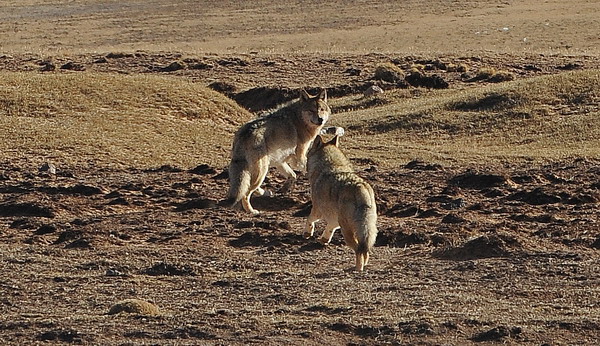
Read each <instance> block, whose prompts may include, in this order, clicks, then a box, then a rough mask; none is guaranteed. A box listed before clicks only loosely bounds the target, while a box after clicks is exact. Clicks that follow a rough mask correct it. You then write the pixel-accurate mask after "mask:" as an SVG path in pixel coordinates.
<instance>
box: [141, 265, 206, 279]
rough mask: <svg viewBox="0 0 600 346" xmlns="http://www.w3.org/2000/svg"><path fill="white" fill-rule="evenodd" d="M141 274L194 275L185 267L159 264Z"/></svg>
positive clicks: (190, 269) (192, 271)
mask: <svg viewBox="0 0 600 346" xmlns="http://www.w3.org/2000/svg"><path fill="white" fill-rule="evenodd" d="M141 273H142V274H145V275H150V276H194V275H196V273H195V272H194V270H192V268H190V267H189V266H187V265H173V264H169V263H165V262H159V263H156V264H155V265H153V266H152V267H150V268H146V269H144V270H142V271H141Z"/></svg>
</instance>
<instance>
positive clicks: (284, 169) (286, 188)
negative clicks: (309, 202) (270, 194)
mask: <svg viewBox="0 0 600 346" xmlns="http://www.w3.org/2000/svg"><path fill="white" fill-rule="evenodd" d="M276 167H277V170H278V171H279V172H280V173H281V174H282V175H283V176H284V177H286V178H287V180H286V181H285V183H283V186H282V187H281V189H279V191H278V192H279V193H288V192H290V191H291V190H292V188H293V187H294V184H295V183H296V172H294V170H293V169H292V167H290V165H289V164H288V163H287V162H282V163H280V164H278V165H277V166H276Z"/></svg>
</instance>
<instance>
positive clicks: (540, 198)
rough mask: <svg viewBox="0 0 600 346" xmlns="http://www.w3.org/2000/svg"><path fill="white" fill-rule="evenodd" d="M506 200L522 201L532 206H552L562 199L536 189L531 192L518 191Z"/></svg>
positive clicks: (539, 188) (544, 190) (545, 190)
mask: <svg viewBox="0 0 600 346" xmlns="http://www.w3.org/2000/svg"><path fill="white" fill-rule="evenodd" d="M507 199H508V200H513V201H522V202H525V203H528V204H532V205H542V204H554V203H559V202H560V201H561V200H562V198H561V197H560V196H557V195H555V194H552V193H551V192H547V189H545V188H542V187H537V188H535V189H533V190H531V191H519V192H516V193H514V194H512V195H510V196H508V197H507Z"/></svg>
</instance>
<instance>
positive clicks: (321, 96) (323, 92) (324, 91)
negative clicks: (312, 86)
mask: <svg viewBox="0 0 600 346" xmlns="http://www.w3.org/2000/svg"><path fill="white" fill-rule="evenodd" d="M317 99H319V100H323V101H324V102H327V89H325V88H323V89H321V92H320V93H319V95H317Z"/></svg>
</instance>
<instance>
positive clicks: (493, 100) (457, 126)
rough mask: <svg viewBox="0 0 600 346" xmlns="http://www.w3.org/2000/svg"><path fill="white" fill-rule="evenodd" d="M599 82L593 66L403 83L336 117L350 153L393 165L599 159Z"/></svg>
mask: <svg viewBox="0 0 600 346" xmlns="http://www.w3.org/2000/svg"><path fill="white" fill-rule="evenodd" d="M598 85H600V71H598V70H588V71H580V72H569V73H563V74H560V75H554V76H544V77H537V78H532V79H526V80H518V81H512V82H507V83H503V84H501V85H490V86H486V87H482V88H477V89H475V88H468V89H465V90H452V89H447V90H436V91H427V92H426V93H425V94H423V95H421V96H419V97H411V94H410V93H409V92H407V91H405V90H399V91H398V92H391V93H390V92H388V93H386V94H384V95H381V96H379V97H381V98H385V100H384V101H385V102H381V104H382V105H381V106H379V107H375V108H371V109H366V110H358V111H354V112H349V113H343V114H338V115H336V116H335V117H334V121H335V122H336V124H338V125H341V126H344V127H346V129H347V136H346V137H345V138H344V140H343V144H342V145H343V146H344V147H346V150H347V151H348V152H349V154H350V156H351V157H362V158H370V159H372V160H374V161H375V162H376V163H378V164H380V165H383V166H388V167H397V166H398V165H401V164H403V163H406V161H408V160H411V159H414V158H421V159H424V160H427V161H432V162H438V163H443V164H450V165H452V164H493V163H496V164H497V163H502V162H505V161H511V162H515V163H518V162H519V161H521V162H523V161H538V162H541V161H547V160H554V159H560V158H565V157H596V158H598V157H600V107H599V103H600V90H599V89H598V87H597V86H598ZM355 102H357V100H356V99H355V98H352V97H348V98H342V99H339V100H334V102H333V105H334V106H335V107H340V108H343V107H342V106H341V105H342V104H346V105H348V104H350V105H351V104H352V103H355ZM347 107H348V108H352V107H350V106H347Z"/></svg>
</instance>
